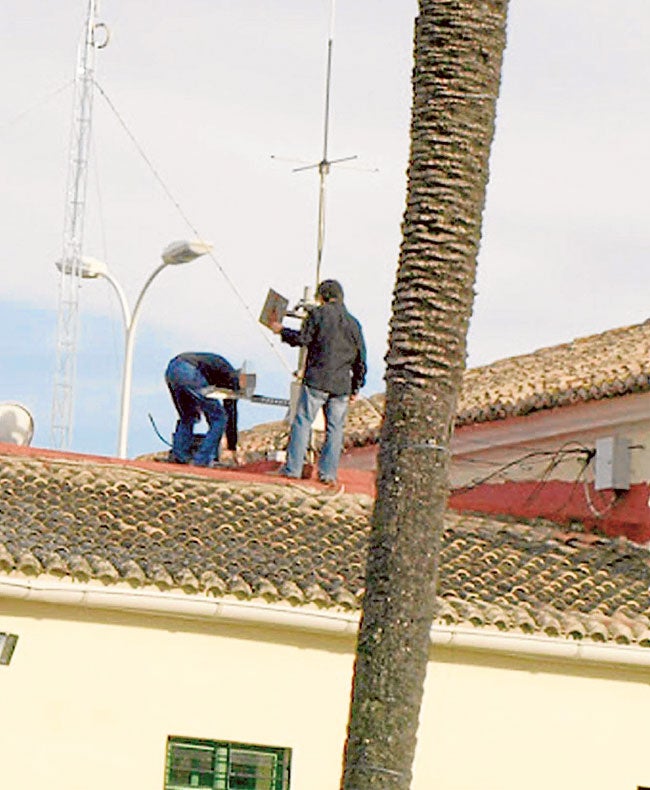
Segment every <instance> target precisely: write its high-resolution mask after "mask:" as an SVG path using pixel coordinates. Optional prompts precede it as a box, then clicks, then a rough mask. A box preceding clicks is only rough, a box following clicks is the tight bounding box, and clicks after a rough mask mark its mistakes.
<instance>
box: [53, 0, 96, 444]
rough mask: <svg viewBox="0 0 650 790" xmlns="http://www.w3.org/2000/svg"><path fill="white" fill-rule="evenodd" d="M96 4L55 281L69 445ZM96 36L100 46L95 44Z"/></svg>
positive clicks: (61, 428)
mask: <svg viewBox="0 0 650 790" xmlns="http://www.w3.org/2000/svg"><path fill="white" fill-rule="evenodd" d="M98 10H99V0H88V12H87V15H86V24H85V27H84V31H83V35H82V37H81V41H80V43H79V50H78V53H77V70H76V74H75V92H74V110H73V123H72V130H71V135H70V154H69V160H68V180H67V189H66V205H65V215H64V235H63V255H62V260H61V266H60V270H61V275H60V277H59V298H58V313H57V341H56V368H55V374H54V395H53V400H52V443H53V445H54V447H57V448H62V449H66V448H68V447H69V446H70V439H71V436H72V423H73V411H74V386H75V374H76V355H77V337H78V334H79V288H80V285H81V256H82V249H83V231H84V218H85V208H86V183H87V175H88V157H89V149H90V130H91V122H92V110H93V87H94V77H95V54H96V53H95V51H96V50H97V49H101V48H102V47H104V46H106V44H107V43H108V38H107V33H106V27H105V26H104V25H103V24H101V23H98V22H97V21H96V18H97V13H98ZM98 35H100V36H101V41H98V40H97V37H98Z"/></svg>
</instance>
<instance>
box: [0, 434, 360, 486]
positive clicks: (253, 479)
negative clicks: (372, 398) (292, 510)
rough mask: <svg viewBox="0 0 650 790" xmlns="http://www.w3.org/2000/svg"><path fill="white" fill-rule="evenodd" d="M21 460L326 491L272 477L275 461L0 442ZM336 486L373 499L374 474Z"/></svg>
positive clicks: (343, 473) (343, 475) (0, 450)
mask: <svg viewBox="0 0 650 790" xmlns="http://www.w3.org/2000/svg"><path fill="white" fill-rule="evenodd" d="M2 455H4V456H21V457H24V458H36V459H39V460H41V461H68V462H70V461H72V462H73V463H80V464H82V463H87V464H89V465H90V464H93V465H96V466H120V467H125V468H128V469H147V470H148V471H150V472H157V473H158V474H175V475H183V476H192V477H207V478H210V479H212V480H224V481H225V480H237V481H240V482H247V483H272V484H274V485H286V486H307V487H308V488H312V489H315V490H324V491H329V490H330V489H327V488H326V487H325V486H323V484H322V483H319V482H318V480H317V479H316V472H315V470H314V471H313V472H312V476H311V477H310V478H309V479H307V480H289V479H288V478H286V477H276V476H274V475H273V474H272V473H273V472H275V471H276V470H277V469H278V468H279V466H280V464H279V463H277V462H275V461H259V462H257V463H253V464H246V465H242V466H238V467H233V468H232V469H221V468H220V469H209V468H203V467H200V466H185V465H181V464H168V463H164V462H162V461H147V460H143V459H134V460H122V459H120V458H109V457H108V456H103V455H83V454H81V453H69V452H63V451H62V450H45V449H43V448H39V447H24V446H20V445H15V444H3V443H1V442H0V456H2ZM339 483H340V484H341V491H344V492H345V493H348V494H368V495H369V496H374V492H375V473H374V472H368V471H364V470H359V469H340V470H339Z"/></svg>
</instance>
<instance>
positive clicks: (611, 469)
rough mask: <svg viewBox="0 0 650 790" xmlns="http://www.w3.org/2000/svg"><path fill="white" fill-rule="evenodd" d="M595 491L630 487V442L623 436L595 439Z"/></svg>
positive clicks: (622, 489)
mask: <svg viewBox="0 0 650 790" xmlns="http://www.w3.org/2000/svg"><path fill="white" fill-rule="evenodd" d="M595 465H596V466H595V469H596V480H595V483H594V487H595V489H596V491H602V490H604V489H614V490H617V491H627V490H628V489H629V487H630V442H629V440H628V439H626V438H625V437H624V436H605V437H603V438H602V439H596V460H595Z"/></svg>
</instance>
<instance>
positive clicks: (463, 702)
mask: <svg viewBox="0 0 650 790" xmlns="http://www.w3.org/2000/svg"><path fill="white" fill-rule="evenodd" d="M432 658H433V661H432V663H431V664H430V665H429V672H428V677H427V704H425V706H424V709H423V715H422V718H421V726H420V733H419V741H418V751H417V758H416V763H415V770H416V776H417V783H416V785H414V788H415V786H417V789H418V790H427V788H428V789H429V790H431V789H432V788H434V787H435V788H436V790H438V788H440V789H441V790H443V789H444V790H479V789H480V790H521V789H522V788H526V790H551V789H552V790H585V789H586V788H589V790H636V788H637V787H638V786H639V785H641V786H650V760H649V759H648V747H647V729H646V724H645V720H646V712H647V710H648V706H649V705H650V669H648V670H644V671H638V670H629V669H616V670H612V669H609V670H600V672H596V673H595V672H594V671H593V670H592V671H591V672H589V671H588V670H587V669H586V668H585V667H584V666H583V667H582V668H579V667H576V666H572V665H569V664H566V663H564V664H559V663H553V662H550V663H547V662H543V661H541V660H526V659H514V658H511V659H504V658H501V659H498V658H495V657H494V656H493V657H492V658H491V659H490V662H489V663H487V662H486V661H485V658H483V659H481V660H480V661H479V660H477V658H476V656H475V655H474V656H472V654H471V653H468V652H467V651H465V652H464V653H458V652H456V651H449V650H446V651H440V650H438V651H434V652H433V653H432ZM455 662H457V663H455Z"/></svg>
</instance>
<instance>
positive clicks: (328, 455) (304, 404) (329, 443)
mask: <svg viewBox="0 0 650 790" xmlns="http://www.w3.org/2000/svg"><path fill="white" fill-rule="evenodd" d="M349 401H350V396H349V395H330V393H329V392H324V391H323V390H317V389H314V388H313V387H307V386H306V385H305V384H303V386H302V387H301V389H300V396H299V398H298V405H297V407H296V416H295V417H294V418H293V422H292V424H291V437H290V439H289V447H288V448H287V460H286V462H285V464H284V468H283V473H284V474H285V475H286V476H287V477H301V475H302V467H303V464H304V463H305V454H306V452H307V448H308V446H309V437H310V436H311V426H312V423H313V422H314V420H315V419H316V415H317V414H318V410H319V409H321V408H322V409H323V410H324V412H325V443H324V445H323V449H322V450H321V453H320V457H319V459H318V477H319V478H320V479H321V480H323V481H332V480H336V475H337V473H338V469H339V460H340V458H341V449H342V447H343V426H344V425H345V417H346V414H347V412H348V403H349Z"/></svg>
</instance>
